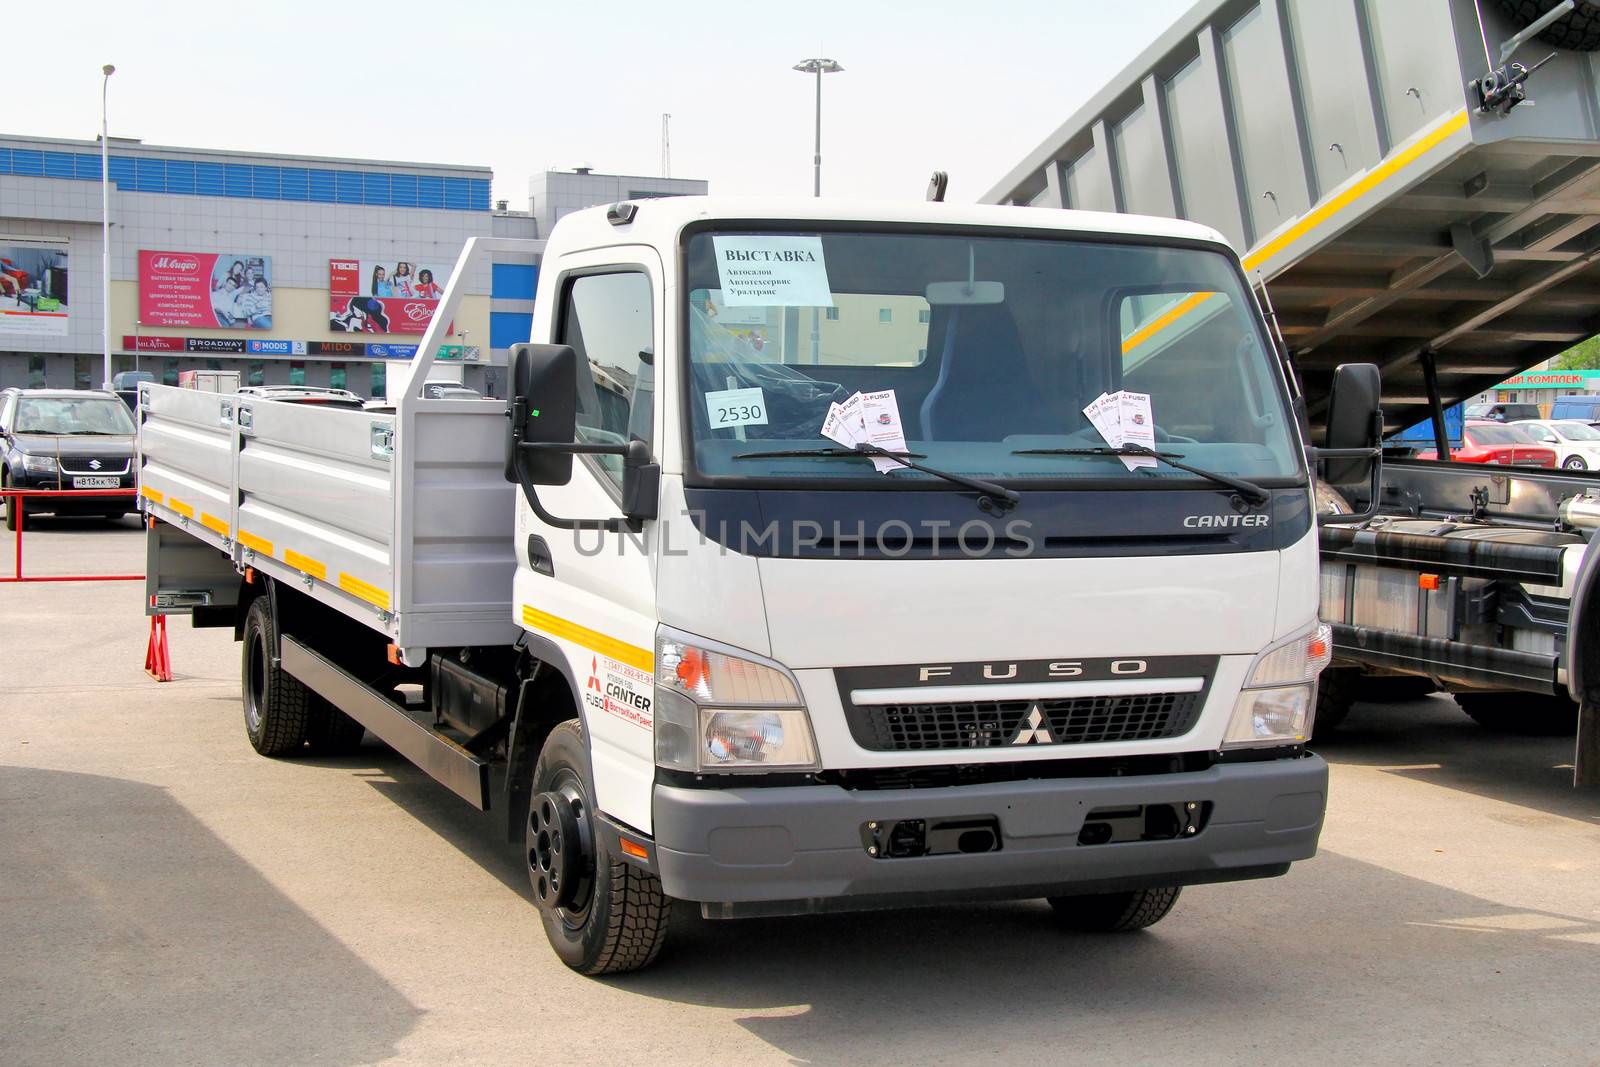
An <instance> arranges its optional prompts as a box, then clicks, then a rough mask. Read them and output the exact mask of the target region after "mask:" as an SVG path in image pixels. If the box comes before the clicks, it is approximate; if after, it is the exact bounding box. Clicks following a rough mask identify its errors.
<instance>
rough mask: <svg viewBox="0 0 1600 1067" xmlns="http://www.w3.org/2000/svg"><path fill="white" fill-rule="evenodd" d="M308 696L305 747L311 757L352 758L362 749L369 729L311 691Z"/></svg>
mask: <svg viewBox="0 0 1600 1067" xmlns="http://www.w3.org/2000/svg"><path fill="white" fill-rule="evenodd" d="M306 696H307V698H308V704H307V711H306V744H307V745H309V746H310V749H311V753H312V755H315V756H349V755H353V754H354V753H355V752H356V750H357V749H359V748H360V747H361V740H362V738H364V737H366V735H367V728H366V727H365V726H362V725H361V724H360V723H359V722H357V721H356V720H354V719H352V718H351V717H350V716H348V715H346V714H345V713H344V712H342V711H340V710H339V709H338V708H336V707H334V706H333V705H332V704H330V703H328V702H327V701H326V700H324V699H323V698H322V697H320V696H318V695H317V694H316V693H311V692H308V693H307V694H306Z"/></svg>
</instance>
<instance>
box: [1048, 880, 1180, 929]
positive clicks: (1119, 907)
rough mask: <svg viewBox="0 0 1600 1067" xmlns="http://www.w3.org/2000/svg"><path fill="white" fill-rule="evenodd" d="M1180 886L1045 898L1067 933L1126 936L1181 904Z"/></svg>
mask: <svg viewBox="0 0 1600 1067" xmlns="http://www.w3.org/2000/svg"><path fill="white" fill-rule="evenodd" d="M1181 892H1183V889H1182V887H1181V886H1175V885H1172V886H1159V887H1157V888H1155V889H1133V890H1129V891H1128V892H1126V893H1096V894H1093V895H1091V896H1082V897H1046V898H1045V899H1046V900H1048V901H1049V902H1050V906H1051V907H1052V908H1054V909H1055V912H1056V922H1058V923H1059V924H1060V925H1062V926H1064V927H1066V928H1067V929H1068V930H1076V931H1079V932H1082V933H1090V934H1123V933H1128V932H1130V931H1133V930H1143V929H1144V928H1145V927H1147V926H1154V925H1155V924H1156V923H1158V922H1160V921H1161V920H1162V919H1165V918H1166V917H1167V913H1168V912H1169V911H1171V910H1172V906H1173V905H1174V904H1176V903H1177V902H1178V894H1179V893H1181Z"/></svg>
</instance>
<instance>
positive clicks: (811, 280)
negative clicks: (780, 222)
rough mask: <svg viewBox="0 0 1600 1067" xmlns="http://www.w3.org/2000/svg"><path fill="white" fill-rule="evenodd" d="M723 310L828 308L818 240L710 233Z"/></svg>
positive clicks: (828, 295) (828, 293)
mask: <svg viewBox="0 0 1600 1067" xmlns="http://www.w3.org/2000/svg"><path fill="white" fill-rule="evenodd" d="M711 246H712V248H713V249H714V250H715V251H716V256H717V277H718V278H720V279H721V280H722V303H723V306H725V307H763V306H764V307H823V308H831V307H833V293H832V292H831V291H829V289H828V265H827V263H825V262H824V261H823V259H822V238H820V237H784V236H777V235H773V236H770V237H750V236H745V237H734V236H726V237H725V236H723V235H721V234H712V235H711Z"/></svg>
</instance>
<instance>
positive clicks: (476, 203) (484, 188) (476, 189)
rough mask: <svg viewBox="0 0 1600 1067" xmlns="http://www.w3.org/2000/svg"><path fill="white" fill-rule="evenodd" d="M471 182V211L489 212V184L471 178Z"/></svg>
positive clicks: (481, 179)
mask: <svg viewBox="0 0 1600 1067" xmlns="http://www.w3.org/2000/svg"><path fill="white" fill-rule="evenodd" d="M471 181H472V210H473V211H488V210H489V183H488V182H487V181H486V180H484V179H483V178H473V179H471Z"/></svg>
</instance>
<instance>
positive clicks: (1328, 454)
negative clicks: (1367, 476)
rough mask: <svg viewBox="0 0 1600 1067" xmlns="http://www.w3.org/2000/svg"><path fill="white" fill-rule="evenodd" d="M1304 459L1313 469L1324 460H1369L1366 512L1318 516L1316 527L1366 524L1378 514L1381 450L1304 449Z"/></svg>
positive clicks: (1381, 473) (1380, 487)
mask: <svg viewBox="0 0 1600 1067" xmlns="http://www.w3.org/2000/svg"><path fill="white" fill-rule="evenodd" d="M1306 458H1307V459H1308V460H1310V461H1311V465H1312V467H1313V468H1315V467H1316V465H1317V463H1318V462H1319V461H1320V460H1324V459H1371V460H1372V461H1373V463H1372V481H1371V483H1370V487H1369V492H1370V496H1369V497H1368V500H1367V510H1365V511H1359V512H1355V513H1353V514H1350V515H1336V514H1335V515H1318V516H1317V525H1318V526H1326V525H1328V524H1329V523H1333V524H1335V525H1340V526H1342V525H1345V524H1347V523H1352V522H1366V521H1367V520H1368V519H1370V518H1372V517H1374V516H1375V515H1377V514H1378V494H1379V493H1381V492H1382V484H1381V483H1382V480H1383V449H1382V448H1381V447H1379V448H1317V447H1315V446H1309V447H1307V448H1306Z"/></svg>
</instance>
